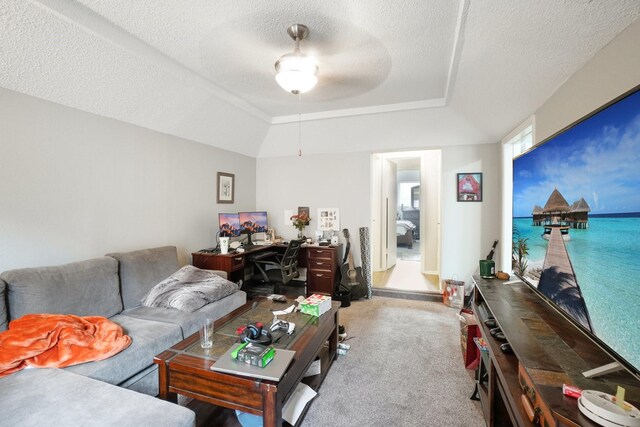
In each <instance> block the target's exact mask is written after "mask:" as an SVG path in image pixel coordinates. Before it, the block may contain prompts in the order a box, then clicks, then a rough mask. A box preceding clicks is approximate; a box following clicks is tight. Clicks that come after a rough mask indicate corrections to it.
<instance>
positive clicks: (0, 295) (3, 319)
mask: <svg viewBox="0 0 640 427" xmlns="http://www.w3.org/2000/svg"><path fill="white" fill-rule="evenodd" d="M5 287H6V284H5V283H4V281H3V280H0V332H2V331H6V330H7V295H6V291H5Z"/></svg>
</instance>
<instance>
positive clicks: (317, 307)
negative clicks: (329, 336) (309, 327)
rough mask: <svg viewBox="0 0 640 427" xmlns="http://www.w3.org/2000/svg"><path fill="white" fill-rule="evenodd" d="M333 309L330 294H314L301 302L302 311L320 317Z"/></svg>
mask: <svg viewBox="0 0 640 427" xmlns="http://www.w3.org/2000/svg"><path fill="white" fill-rule="evenodd" d="M329 310H331V297H330V296H328V295H318V294H313V295H311V296H310V297H309V298H307V299H306V300H304V301H302V303H300V311H301V312H303V313H305V314H310V315H312V316H317V317H320V316H322V315H323V314H324V313H326V312H327V311H329Z"/></svg>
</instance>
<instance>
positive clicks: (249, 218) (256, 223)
mask: <svg viewBox="0 0 640 427" xmlns="http://www.w3.org/2000/svg"><path fill="white" fill-rule="evenodd" d="M238 215H240V233H241V234H246V235H247V236H248V238H247V244H248V245H251V235H253V234H255V233H266V232H267V230H268V221H267V213H266V212H238Z"/></svg>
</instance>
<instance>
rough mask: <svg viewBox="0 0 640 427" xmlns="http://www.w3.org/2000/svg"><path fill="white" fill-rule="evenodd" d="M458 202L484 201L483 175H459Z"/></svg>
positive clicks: (473, 173)
mask: <svg viewBox="0 0 640 427" xmlns="http://www.w3.org/2000/svg"><path fill="white" fill-rule="evenodd" d="M458 201H459V202H481V201H482V173H480V172H470V173H469V172H467V173H459V174H458Z"/></svg>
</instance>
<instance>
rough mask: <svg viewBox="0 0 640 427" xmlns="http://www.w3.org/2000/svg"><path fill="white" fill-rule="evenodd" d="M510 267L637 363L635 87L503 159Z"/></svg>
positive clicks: (638, 135)
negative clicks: (509, 197) (508, 172)
mask: <svg viewBox="0 0 640 427" xmlns="http://www.w3.org/2000/svg"><path fill="white" fill-rule="evenodd" d="M512 245H513V246H512V247H513V257H512V261H513V270H514V271H515V272H516V273H519V274H520V275H521V276H522V277H523V278H524V279H525V280H526V281H527V282H529V284H531V285H532V286H534V287H536V288H537V289H538V290H539V291H540V292H541V293H542V294H544V295H545V296H547V297H548V298H550V299H551V300H552V301H553V302H554V303H556V305H558V306H559V307H560V308H561V309H562V310H564V311H565V312H566V313H567V314H568V315H570V316H571V317H573V318H574V319H575V321H576V322H578V323H579V324H580V325H581V326H582V327H584V328H585V329H587V330H588V331H590V332H592V333H593V334H595V335H596V336H597V337H598V338H600V339H601V340H602V341H603V342H604V343H605V344H607V345H608V346H609V347H611V348H612V349H613V350H614V351H615V352H616V353H618V354H619V355H620V356H622V357H623V358H624V359H626V360H627V361H628V362H629V363H631V364H632V365H634V366H635V367H636V369H637V370H640V334H639V333H638V331H639V330H640V315H639V314H638V313H640V92H635V93H633V94H631V95H630V96H628V97H626V98H624V99H622V100H620V101H618V102H617V103H615V104H613V105H611V106H609V107H608V108H606V109H604V110H602V111H600V112H598V113H597V114H595V115H593V116H591V117H590V118H588V119H586V120H584V121H582V122H580V123H578V124H577V125H575V126H574V127H572V128H570V129H568V130H566V131H564V132H562V133H560V134H559V135H557V136H555V137H553V138H552V139H550V140H549V141H547V142H546V143H544V144H542V145H540V146H538V147H536V148H534V149H533V150H531V151H529V152H528V153H526V154H524V155H522V156H521V157H519V158H517V159H514V161H513V243H512Z"/></svg>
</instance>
